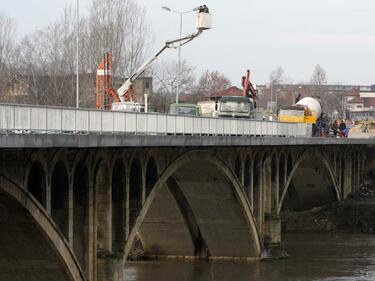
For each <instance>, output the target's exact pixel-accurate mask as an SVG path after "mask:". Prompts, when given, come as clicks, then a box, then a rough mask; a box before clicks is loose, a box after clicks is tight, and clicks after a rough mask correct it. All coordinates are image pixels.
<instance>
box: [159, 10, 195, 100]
mask: <svg viewBox="0 0 375 281" xmlns="http://www.w3.org/2000/svg"><path fill="white" fill-rule="evenodd" d="M161 8H162V9H164V10H166V11H168V12H172V13H175V14H179V15H180V38H181V36H182V15H183V14H187V13H191V12H194V11H198V10H199V7H197V8H194V9H192V10H189V11H175V10H172V9H171V8H168V7H166V6H162V7H161ZM180 74H181V42H180V43H179V46H178V70H177V87H176V88H177V92H176V103H178V96H179V94H180Z"/></svg>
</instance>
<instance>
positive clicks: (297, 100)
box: [296, 94, 302, 103]
mask: <svg viewBox="0 0 375 281" xmlns="http://www.w3.org/2000/svg"><path fill="white" fill-rule="evenodd" d="M301 98H302V97H301V94H298V96H297V97H296V103H297V102H299V101H300V100H301Z"/></svg>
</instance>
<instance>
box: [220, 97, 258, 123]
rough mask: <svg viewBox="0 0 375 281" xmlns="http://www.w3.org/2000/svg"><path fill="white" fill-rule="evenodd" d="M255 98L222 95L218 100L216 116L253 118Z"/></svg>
mask: <svg viewBox="0 0 375 281" xmlns="http://www.w3.org/2000/svg"><path fill="white" fill-rule="evenodd" d="M253 111H254V100H253V99H252V98H249V97H243V96H232V97H222V98H221V99H220V101H219V102H218V106H217V111H216V112H215V116H216V117H232V118H251V117H252V114H253Z"/></svg>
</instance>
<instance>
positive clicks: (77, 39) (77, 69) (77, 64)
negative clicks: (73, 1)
mask: <svg viewBox="0 0 375 281" xmlns="http://www.w3.org/2000/svg"><path fill="white" fill-rule="evenodd" d="M76 20H77V30H76V72H77V73H76V75H77V76H76V108H79V0H77V18H76Z"/></svg>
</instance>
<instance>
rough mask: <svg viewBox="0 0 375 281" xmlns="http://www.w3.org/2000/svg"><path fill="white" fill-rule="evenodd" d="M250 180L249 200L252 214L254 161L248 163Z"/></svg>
mask: <svg viewBox="0 0 375 281" xmlns="http://www.w3.org/2000/svg"><path fill="white" fill-rule="evenodd" d="M249 173H250V174H249V176H250V182H249V202H250V206H251V211H252V213H253V214H254V161H251V164H250V171H249Z"/></svg>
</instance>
